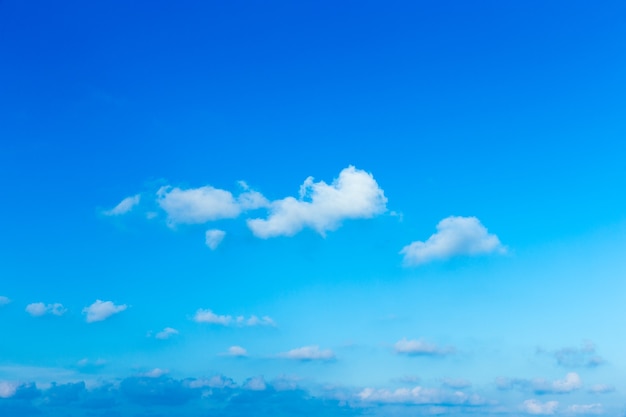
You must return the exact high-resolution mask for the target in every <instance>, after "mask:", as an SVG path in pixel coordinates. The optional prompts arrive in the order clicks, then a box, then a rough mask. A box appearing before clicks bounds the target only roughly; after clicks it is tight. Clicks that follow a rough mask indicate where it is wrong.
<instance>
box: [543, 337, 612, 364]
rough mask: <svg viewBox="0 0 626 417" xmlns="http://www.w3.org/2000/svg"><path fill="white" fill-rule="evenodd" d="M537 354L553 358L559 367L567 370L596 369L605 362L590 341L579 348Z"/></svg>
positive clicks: (544, 351)
mask: <svg viewBox="0 0 626 417" xmlns="http://www.w3.org/2000/svg"><path fill="white" fill-rule="evenodd" d="M537 353H538V354H548V355H550V356H552V357H553V358H554V359H555V360H556V362H557V364H558V365H560V366H563V367H566V368H583V367H586V368H594V367H596V366H599V365H602V364H603V363H604V362H605V361H604V359H603V358H602V357H601V356H600V355H598V354H597V352H596V346H595V345H594V344H593V343H592V342H590V341H585V342H584V343H583V344H582V345H581V346H580V347H578V348H572V347H566V348H562V349H558V350H555V351H548V350H544V349H537Z"/></svg>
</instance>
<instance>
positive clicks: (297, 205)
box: [248, 166, 387, 239]
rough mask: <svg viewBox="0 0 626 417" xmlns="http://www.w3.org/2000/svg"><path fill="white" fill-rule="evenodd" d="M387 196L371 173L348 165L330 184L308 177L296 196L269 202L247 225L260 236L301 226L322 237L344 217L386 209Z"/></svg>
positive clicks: (286, 232)
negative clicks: (266, 211) (265, 213)
mask: <svg viewBox="0 0 626 417" xmlns="http://www.w3.org/2000/svg"><path fill="white" fill-rule="evenodd" d="M386 204H387V198H386V197H385V194H384V192H383V190H382V189H381V188H380V187H379V186H378V184H377V183H376V181H375V180H374V177H373V176H372V174H370V173H367V172H365V171H362V170H359V169H356V168H355V167H353V166H349V167H347V168H345V169H343V170H342V171H341V172H340V173H339V177H338V178H337V179H335V180H334V181H333V182H332V183H331V184H330V185H329V184H326V183H325V182H324V181H319V182H314V180H313V177H308V178H307V179H306V180H305V181H304V183H303V184H302V185H301V186H300V196H299V198H297V199H296V198H294V197H286V198H284V199H282V200H275V201H272V202H271V203H270V205H269V211H270V213H269V216H268V217H267V218H266V219H260V218H257V219H250V220H248V227H249V228H250V230H252V233H253V234H254V235H255V236H257V237H260V238H262V239H267V238H270V237H276V236H293V235H295V234H296V233H298V232H300V231H301V230H302V229H304V228H310V229H313V230H315V231H316V232H317V233H319V234H320V235H322V236H324V235H325V234H326V232H328V231H332V230H336V229H337V228H338V227H340V226H341V224H342V222H343V221H344V220H348V219H365V218H371V217H374V216H376V215H379V214H382V213H384V212H385V211H386V210H387V207H386Z"/></svg>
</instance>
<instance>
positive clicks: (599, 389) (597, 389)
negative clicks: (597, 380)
mask: <svg viewBox="0 0 626 417" xmlns="http://www.w3.org/2000/svg"><path fill="white" fill-rule="evenodd" d="M588 392H589V393H591V394H607V393H609V392H615V387H614V386H613V385H608V384H596V385H592V386H591V387H589V389H588Z"/></svg>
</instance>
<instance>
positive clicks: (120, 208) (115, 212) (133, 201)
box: [104, 194, 141, 216]
mask: <svg viewBox="0 0 626 417" xmlns="http://www.w3.org/2000/svg"><path fill="white" fill-rule="evenodd" d="M140 199H141V196H140V195H139V194H137V195H134V196H131V197H126V198H125V199H123V200H122V201H121V202H120V203H119V204H118V205H117V206H115V207H113V208H112V209H111V210H106V211H104V215H105V216H119V215H122V214H126V213H128V212H129V211H131V210H132V209H133V208H134V207H135V206H136V205H137V204H139V200H140Z"/></svg>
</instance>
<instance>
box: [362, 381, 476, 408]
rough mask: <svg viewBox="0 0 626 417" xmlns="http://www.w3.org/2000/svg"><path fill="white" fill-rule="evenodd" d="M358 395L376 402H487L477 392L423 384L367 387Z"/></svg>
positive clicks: (463, 403) (365, 400)
mask: <svg viewBox="0 0 626 417" xmlns="http://www.w3.org/2000/svg"><path fill="white" fill-rule="evenodd" d="M358 397H359V398H360V399H361V401H364V402H375V403H398V404H430V405H437V404H443V405H481V404H484V403H485V400H484V399H482V398H481V397H480V396H478V395H475V394H474V395H470V394H466V393H464V392H461V391H453V392H450V391H448V390H441V389H437V388H426V387H422V386H416V387H413V388H398V389H396V390H389V389H374V388H365V389H363V390H362V391H361V392H360V393H359V394H358Z"/></svg>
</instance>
